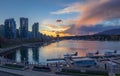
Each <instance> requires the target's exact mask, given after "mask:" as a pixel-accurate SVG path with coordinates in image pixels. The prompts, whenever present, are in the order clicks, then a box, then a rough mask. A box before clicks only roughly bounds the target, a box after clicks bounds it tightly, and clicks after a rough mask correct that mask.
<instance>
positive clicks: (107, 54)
mask: <svg viewBox="0 0 120 76" xmlns="http://www.w3.org/2000/svg"><path fill="white" fill-rule="evenodd" d="M116 54H117V50H114V52H111V51H107V52H105V53H104V55H105V56H112V55H116Z"/></svg>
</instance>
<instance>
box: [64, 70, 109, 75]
mask: <svg viewBox="0 0 120 76" xmlns="http://www.w3.org/2000/svg"><path fill="white" fill-rule="evenodd" d="M62 73H65V74H70V75H77V76H79V75H82V76H108V74H107V73H104V72H80V71H77V70H65V69H63V70H62Z"/></svg>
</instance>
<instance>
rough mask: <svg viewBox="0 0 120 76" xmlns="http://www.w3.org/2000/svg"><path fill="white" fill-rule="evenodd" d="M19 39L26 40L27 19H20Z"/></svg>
mask: <svg viewBox="0 0 120 76" xmlns="http://www.w3.org/2000/svg"><path fill="white" fill-rule="evenodd" d="M20 37H21V38H22V39H24V38H28V18H24V17H21V18H20Z"/></svg>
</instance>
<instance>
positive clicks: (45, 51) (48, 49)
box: [6, 40, 120, 63]
mask: <svg viewBox="0 0 120 76" xmlns="http://www.w3.org/2000/svg"><path fill="white" fill-rule="evenodd" d="M97 50H99V52H100V53H101V54H103V53H104V52H105V51H114V50H118V52H119V53H120V42H118V41H116V42H113V41H79V40H65V41H61V42H56V43H51V44H50V45H47V46H42V47H39V48H21V49H18V50H15V51H14V52H11V53H9V54H7V55H6V57H7V58H9V59H12V60H15V61H17V62H21V61H23V60H24V59H26V60H27V61H28V62H29V63H45V62H46V59H50V58H61V57H63V55H64V54H66V53H74V52H76V51H77V52H78V56H85V55H86V53H87V52H96V51H97Z"/></svg>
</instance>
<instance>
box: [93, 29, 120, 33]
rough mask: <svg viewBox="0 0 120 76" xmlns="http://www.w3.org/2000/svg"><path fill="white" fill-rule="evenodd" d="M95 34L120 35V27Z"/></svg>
mask: <svg viewBox="0 0 120 76" xmlns="http://www.w3.org/2000/svg"><path fill="white" fill-rule="evenodd" d="M95 35H120V28H118V29H111V30H106V31H103V32H99V33H97V34H95Z"/></svg>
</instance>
